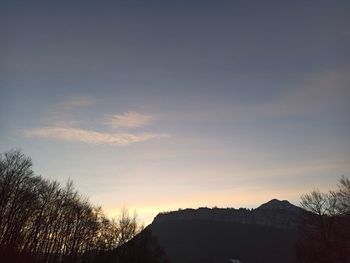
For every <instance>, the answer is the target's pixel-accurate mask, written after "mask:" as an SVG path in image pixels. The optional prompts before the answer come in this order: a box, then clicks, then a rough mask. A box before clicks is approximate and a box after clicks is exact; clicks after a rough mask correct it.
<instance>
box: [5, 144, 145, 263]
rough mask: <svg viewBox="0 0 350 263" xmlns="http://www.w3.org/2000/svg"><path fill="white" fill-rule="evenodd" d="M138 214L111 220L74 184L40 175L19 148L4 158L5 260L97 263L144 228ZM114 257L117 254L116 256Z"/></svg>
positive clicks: (126, 212) (124, 214)
mask: <svg viewBox="0 0 350 263" xmlns="http://www.w3.org/2000/svg"><path fill="white" fill-rule="evenodd" d="M142 228H143V227H142V226H140V224H139V223H138V220H137V216H136V214H135V215H134V216H130V215H129V213H128V211H127V210H126V209H123V210H122V213H121V217H120V218H119V220H117V219H109V218H107V217H106V216H105V215H104V213H103V211H102V209H101V207H96V206H93V205H92V204H90V202H89V201H88V200H87V198H84V197H82V196H81V195H80V194H79V193H78V191H76V190H75V188H74V185H73V182H72V181H68V182H67V183H66V185H65V186H64V187H62V186H61V185H60V184H59V183H58V182H56V181H49V180H45V179H43V178H42V177H41V176H37V175H35V174H34V172H33V170H32V161H31V159H30V158H29V157H27V156H25V155H24V154H23V153H21V151H19V150H12V151H9V152H5V153H3V154H1V155H0V258H1V260H3V261H4V262H48V263H49V262H55V263H56V262H57V263H61V262H62V263H63V262H94V261H95V259H98V257H99V255H100V254H104V253H105V252H106V251H113V250H114V249H115V248H117V247H119V246H121V245H122V244H125V243H126V242H127V241H129V240H130V239H132V238H133V237H134V236H135V235H136V234H138V233H139V232H140V231H141V230H142ZM111 255H113V253H111Z"/></svg>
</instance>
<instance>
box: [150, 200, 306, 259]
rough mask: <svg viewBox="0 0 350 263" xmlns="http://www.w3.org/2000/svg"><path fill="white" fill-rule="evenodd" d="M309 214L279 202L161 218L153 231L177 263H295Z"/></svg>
mask: <svg viewBox="0 0 350 263" xmlns="http://www.w3.org/2000/svg"><path fill="white" fill-rule="evenodd" d="M303 213H306V212H305V210H303V209H301V208H299V207H297V206H294V205H292V204H290V203H289V202H288V201H279V200H276V199H273V200H271V201H269V202H267V203H265V204H263V205H261V206H260V207H258V208H256V209H252V210H249V209H244V208H240V209H233V208H212V209H209V208H199V209H184V210H178V211H173V212H167V213H160V214H158V215H157V216H156V217H155V219H154V221H153V222H152V224H151V225H150V226H148V227H147V229H149V230H150V231H152V234H153V235H154V236H156V237H157V239H158V242H159V245H160V246H161V247H162V248H163V249H164V251H165V253H166V254H167V257H168V259H169V260H170V262H172V263H190V262H191V263H197V262H198V263H199V262H200V263H211V262H215V263H220V262H223V263H224V262H226V263H229V262H230V260H231V259H239V260H240V261H241V262H242V263H253V262H267V263H274V262H276V263H277V262H278V263H280V262H284V263H289V262H290V263H291V262H294V261H295V259H294V258H295V245H296V242H297V236H298V226H299V224H300V220H301V217H302V215H303Z"/></svg>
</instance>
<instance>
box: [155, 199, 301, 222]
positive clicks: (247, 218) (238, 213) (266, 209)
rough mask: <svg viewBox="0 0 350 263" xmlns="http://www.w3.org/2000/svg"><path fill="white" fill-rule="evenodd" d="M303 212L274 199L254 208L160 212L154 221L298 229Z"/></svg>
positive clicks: (287, 203) (289, 204)
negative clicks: (190, 221) (202, 222)
mask: <svg viewBox="0 0 350 263" xmlns="http://www.w3.org/2000/svg"><path fill="white" fill-rule="evenodd" d="M303 212H305V211H304V210H303V209H302V208H300V207H297V206H294V205H292V204H291V203H289V202H288V201H286V200H283V201H280V200H277V199H273V200H271V201H269V202H267V203H265V204H263V205H261V206H259V207H258V208H256V209H252V210H249V209H245V208H240V209H234V208H212V209H210V208H198V209H184V210H178V211H172V212H167V213H160V214H158V215H157V216H156V217H155V219H154V221H153V223H159V222H164V221H172V220H206V221H207V220H209V221H218V222H234V223H240V224H250V225H261V226H269V227H277V228H283V229H296V228H297V227H298V224H299V221H300V218H301V215H302V213H303Z"/></svg>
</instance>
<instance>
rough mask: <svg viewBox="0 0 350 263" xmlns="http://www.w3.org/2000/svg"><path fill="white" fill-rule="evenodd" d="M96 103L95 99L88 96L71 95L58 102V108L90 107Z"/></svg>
mask: <svg viewBox="0 0 350 263" xmlns="http://www.w3.org/2000/svg"><path fill="white" fill-rule="evenodd" d="M95 104H96V99H95V98H93V97H90V96H86V95H85V96H72V97H70V98H67V99H66V100H65V101H63V102H61V103H58V104H57V106H58V108H59V109H60V110H72V109H74V108H81V107H90V106H93V105H95Z"/></svg>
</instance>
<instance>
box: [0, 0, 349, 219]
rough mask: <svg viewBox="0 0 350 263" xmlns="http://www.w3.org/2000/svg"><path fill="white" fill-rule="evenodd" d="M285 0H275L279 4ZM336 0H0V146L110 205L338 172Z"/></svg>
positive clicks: (343, 21) (179, 200) (226, 196)
mask: <svg viewBox="0 0 350 263" xmlns="http://www.w3.org/2000/svg"><path fill="white" fill-rule="evenodd" d="M282 2H283V3H282ZM349 12H350V2H349V1H13V0H12V1H6V0H3V1H0V131H1V133H0V151H1V152H4V151H6V150H9V149H11V148H21V149H22V150H23V152H24V153H25V154H27V155H29V156H31V157H32V159H33V162H34V170H35V171H36V172H37V173H38V174H42V175H43V176H44V177H47V178H51V179H56V180H58V181H59V182H62V183H63V182H65V181H66V180H67V179H68V178H70V179H72V180H73V181H74V182H75V185H76V187H77V189H79V191H80V192H81V193H83V194H84V195H87V196H89V197H90V200H91V201H92V202H93V203H95V204H99V205H102V206H103V207H104V209H105V210H106V211H107V212H108V213H109V214H110V215H116V214H117V213H118V211H119V209H120V208H121V207H122V206H126V207H129V208H130V209H137V210H138V213H139V215H140V217H141V218H142V219H143V220H145V222H146V223H149V222H150V221H151V220H152V218H153V216H154V215H156V214H157V213H158V212H160V211H166V210H174V209H178V208H180V207H181V208H185V207H194V208H195V207H199V206H209V207H212V206H219V207H236V208H238V207H256V206H257V205H259V204H261V203H262V202H266V201H268V200H270V199H272V198H279V199H288V200H290V201H292V202H293V203H296V204H297V203H298V202H299V197H300V195H301V194H303V193H305V192H309V191H310V190H312V189H313V188H314V187H319V188H320V189H329V188H332V187H334V186H335V185H336V183H337V180H338V178H339V177H340V176H341V175H346V176H349V174H350V117H349V116H350V52H349V50H350V16H349Z"/></svg>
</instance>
